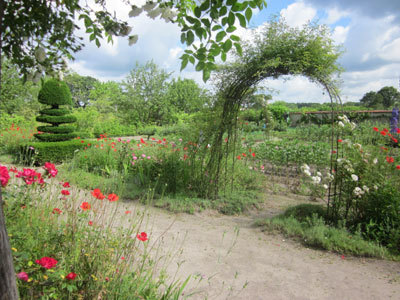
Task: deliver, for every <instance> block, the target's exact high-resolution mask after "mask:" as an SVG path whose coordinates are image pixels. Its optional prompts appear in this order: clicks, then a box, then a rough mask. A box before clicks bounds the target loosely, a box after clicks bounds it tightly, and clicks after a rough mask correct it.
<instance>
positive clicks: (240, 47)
mask: <svg viewBox="0 0 400 300" xmlns="http://www.w3.org/2000/svg"><path fill="white" fill-rule="evenodd" d="M233 45H234V46H235V48H236V51H237V53H238V54H239V55H240V56H242V54H243V50H242V46H240V44H239V43H234V44H233Z"/></svg>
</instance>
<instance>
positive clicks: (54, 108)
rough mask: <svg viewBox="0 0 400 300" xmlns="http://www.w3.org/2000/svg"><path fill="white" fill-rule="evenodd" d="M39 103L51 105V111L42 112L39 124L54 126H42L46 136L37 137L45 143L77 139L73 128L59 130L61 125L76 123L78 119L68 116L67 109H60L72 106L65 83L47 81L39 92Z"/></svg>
mask: <svg viewBox="0 0 400 300" xmlns="http://www.w3.org/2000/svg"><path fill="white" fill-rule="evenodd" d="M38 98H39V102H40V103H43V104H48V105H51V108H50V109H43V110H41V111H40V114H41V115H40V116H38V117H36V120H37V121H38V122H42V123H49V124H51V125H52V126H40V128H41V130H40V131H43V132H44V134H35V137H36V138H37V139H39V140H41V141H44V142H58V141H67V140H72V139H73V138H74V137H76V135H75V134H73V133H72V131H73V130H71V128H72V127H68V126H65V127H63V128H62V129H59V126H58V125H60V124H64V123H74V122H76V117H75V116H73V115H68V113H69V111H68V110H67V109H62V108H61V109H60V108H59V105H71V104H72V99H71V92H70V91H69V88H68V86H67V84H66V83H65V82H62V81H58V80H56V79H50V80H48V81H46V82H45V83H44V84H43V86H42V89H41V90H40V92H39V96H38Z"/></svg>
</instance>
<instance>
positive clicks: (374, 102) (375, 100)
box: [360, 91, 383, 108]
mask: <svg viewBox="0 0 400 300" xmlns="http://www.w3.org/2000/svg"><path fill="white" fill-rule="evenodd" d="M360 102H361V103H362V105H365V106H366V107H371V108H380V107H382V106H383V96H382V95H381V94H379V93H377V92H373V91H371V92H368V93H366V94H365V95H364V96H363V97H362V98H361V100H360Z"/></svg>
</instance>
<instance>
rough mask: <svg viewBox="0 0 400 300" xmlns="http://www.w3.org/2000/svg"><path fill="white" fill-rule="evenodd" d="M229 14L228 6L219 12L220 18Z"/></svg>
mask: <svg viewBox="0 0 400 300" xmlns="http://www.w3.org/2000/svg"><path fill="white" fill-rule="evenodd" d="M227 12H228V9H227V8H226V6H222V7H221V9H220V10H219V16H220V17H222V16H225V15H226V13H227Z"/></svg>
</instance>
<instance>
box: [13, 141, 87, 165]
mask: <svg viewBox="0 0 400 300" xmlns="http://www.w3.org/2000/svg"><path fill="white" fill-rule="evenodd" d="M85 146H86V145H85V144H83V143H81V141H80V140H71V141H61V142H47V143H43V142H36V143H29V144H27V145H26V146H22V147H21V148H20V158H19V160H20V161H21V162H24V163H28V164H31V163H35V164H43V163H45V162H48V161H50V162H52V163H60V162H62V161H65V160H67V159H71V158H73V157H74V154H75V152H76V150H80V149H83V148H84V147H85ZM32 148H33V149H32ZM27 149H29V150H30V151H27Z"/></svg>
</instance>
